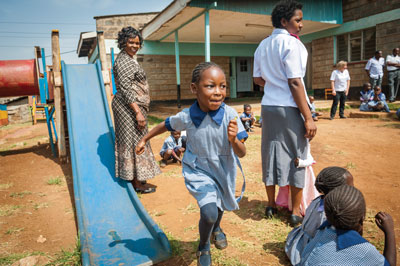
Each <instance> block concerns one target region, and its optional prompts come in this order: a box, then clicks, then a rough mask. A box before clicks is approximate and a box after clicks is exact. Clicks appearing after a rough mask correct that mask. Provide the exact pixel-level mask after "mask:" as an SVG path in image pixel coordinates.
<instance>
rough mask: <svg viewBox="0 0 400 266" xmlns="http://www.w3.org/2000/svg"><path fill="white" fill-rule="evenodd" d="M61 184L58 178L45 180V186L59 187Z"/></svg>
mask: <svg viewBox="0 0 400 266" xmlns="http://www.w3.org/2000/svg"><path fill="white" fill-rule="evenodd" d="M61 184H62V179H61V178H60V177H59V176H57V177H54V178H50V179H49V180H47V185H61Z"/></svg>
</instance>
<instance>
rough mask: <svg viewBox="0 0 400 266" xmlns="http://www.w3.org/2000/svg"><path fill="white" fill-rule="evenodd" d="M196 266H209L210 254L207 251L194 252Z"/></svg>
mask: <svg viewBox="0 0 400 266" xmlns="http://www.w3.org/2000/svg"><path fill="white" fill-rule="evenodd" d="M196 257H197V266H209V265H211V253H210V251H209V250H204V251H200V250H198V251H197V252H196Z"/></svg>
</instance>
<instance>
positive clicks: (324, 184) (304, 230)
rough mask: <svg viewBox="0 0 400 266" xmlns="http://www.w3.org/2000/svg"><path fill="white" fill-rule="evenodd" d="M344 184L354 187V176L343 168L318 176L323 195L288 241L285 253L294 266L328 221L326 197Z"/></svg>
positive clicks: (319, 187) (325, 169)
mask: <svg viewBox="0 0 400 266" xmlns="http://www.w3.org/2000/svg"><path fill="white" fill-rule="evenodd" d="M344 184H347V185H351V186H352V185H353V176H352V175H351V173H350V172H349V171H347V170H346V169H344V168H342V167H337V166H331V167H327V168H324V169H323V170H322V171H321V172H320V173H319V174H318V176H317V179H316V181H315V187H316V188H317V190H318V191H319V192H320V193H321V194H322V195H320V196H319V197H317V198H316V199H314V200H313V201H312V202H311V204H310V206H308V208H307V210H306V215H305V216H304V219H303V223H302V224H301V226H299V227H296V228H294V229H293V230H292V231H291V232H290V233H289V235H288V237H287V239H286V244H285V252H286V255H287V256H288V258H289V259H290V262H291V263H292V264H293V265H299V263H300V260H301V257H300V255H301V253H302V252H303V249H304V248H305V247H306V245H307V243H308V242H309V241H310V240H311V239H312V238H313V237H314V235H315V233H316V232H317V229H318V228H319V227H320V226H321V224H322V223H324V222H325V221H326V216H325V213H324V197H325V196H326V195H327V194H328V193H329V192H330V191H331V190H333V189H334V188H336V187H338V186H341V185H344Z"/></svg>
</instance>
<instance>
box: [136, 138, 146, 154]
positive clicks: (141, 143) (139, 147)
mask: <svg viewBox="0 0 400 266" xmlns="http://www.w3.org/2000/svg"><path fill="white" fill-rule="evenodd" d="M145 145H146V142H144V141H143V139H141V140H140V141H139V143H138V144H137V145H136V154H137V155H140V154H142V153H143V152H144V147H145Z"/></svg>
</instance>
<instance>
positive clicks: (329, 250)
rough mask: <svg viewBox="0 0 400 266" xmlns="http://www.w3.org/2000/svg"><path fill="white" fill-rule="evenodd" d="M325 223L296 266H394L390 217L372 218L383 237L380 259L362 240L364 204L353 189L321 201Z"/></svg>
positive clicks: (341, 190) (338, 190)
mask: <svg viewBox="0 0 400 266" xmlns="http://www.w3.org/2000/svg"><path fill="white" fill-rule="evenodd" d="M324 207H325V213H326V218H327V221H326V222H325V223H324V224H322V225H321V227H320V229H319V230H318V232H317V234H316V235H315V237H314V238H313V239H312V240H311V241H310V242H309V243H308V244H307V246H306V247H305V249H304V251H303V252H302V254H301V262H300V265H304V266H318V265H349V266H350V265H368V266H382V265H385V266H389V265H392V266H394V265H396V240H395V233H394V225H393V219H392V217H391V216H390V215H389V214H387V213H385V212H378V213H377V214H376V215H375V223H376V224H377V226H378V227H379V229H381V230H382V231H383V232H384V233H385V248H384V251H383V255H382V254H380V253H379V251H378V250H377V249H376V248H375V247H374V245H372V244H371V243H369V242H368V241H367V240H366V239H364V238H363V237H362V234H363V222H364V220H365V215H366V207H365V200H364V197H363V195H362V193H361V192H360V191H359V190H358V189H356V188H355V187H352V186H348V185H343V186H340V187H337V188H335V189H334V190H332V191H331V192H329V194H328V195H327V196H326V197H325V200H324Z"/></svg>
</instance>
